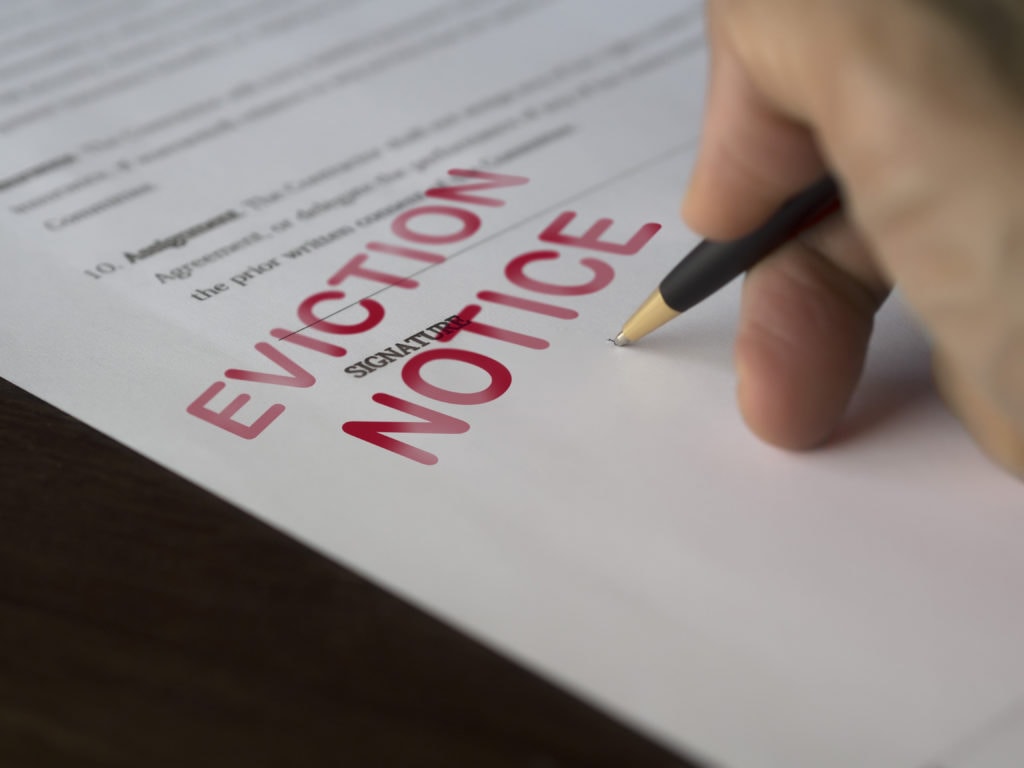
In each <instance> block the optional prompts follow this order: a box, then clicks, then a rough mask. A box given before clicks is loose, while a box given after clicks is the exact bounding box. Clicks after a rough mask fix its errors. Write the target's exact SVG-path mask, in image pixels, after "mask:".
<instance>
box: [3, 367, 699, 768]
mask: <svg viewBox="0 0 1024 768" xmlns="http://www.w3.org/2000/svg"><path fill="white" fill-rule="evenodd" d="M0 510H2V511H0V765H2V766H4V767H5V768H20V767H21V766H33V767H35V766H61V768H64V766H74V767H75V768H84V767H86V766H132V768H136V767H138V766H145V767H146V768H158V767H159V766H174V768H182V767H183V766H188V767H189V768H196V767H197V766H217V768H224V766H247V767H248V768H251V767H253V766H301V767H302V768H308V767H310V766H346V767H352V766H355V767H357V768H363V767H364V766H365V767H366V768H376V767H378V766H380V767H382V768H389V767H390V766H403V768H405V767H406V766H408V767H409V768H414V767H419V766H445V767H446V768H447V767H449V766H455V767H457V766H474V767H475V766H510V767H511V766H515V767H516V768H554V767H555V766H587V767H588V768H590V767H592V766H594V767H600V766H615V767H616V768H623V767H628V768H647V767H649V766H658V767H659V768H661V767H663V766H664V767H668V766H673V767H676V768H678V767H681V766H686V765H688V764H687V763H684V762H683V761H682V760H680V759H679V758H677V757H675V756H673V755H672V754H670V753H669V752H667V751H665V750H663V749H661V748H660V747H658V746H656V745H654V744H652V743H650V742H649V741H646V740H645V739H643V738H641V737H640V736H638V735H637V734H635V733H634V732H632V731H630V730H628V729H627V728H625V727H623V726H622V725H620V724H618V723H617V722H615V721H613V720H611V719H610V718H608V717H606V716H605V715H603V714H601V713H599V712H597V711H596V710H594V709H592V708H590V707H588V706H587V705H585V704H583V703H581V702H579V701H577V700H575V699H573V698H572V697H570V696H569V695H567V694H566V693H563V692H562V691H560V690H558V689H556V688H554V687H553V686H551V685H549V684H547V683H546V682H544V681H542V680H540V679H538V678H537V677H535V676H533V675H531V674H530V673H528V672H526V671H525V670H523V669H522V668H520V667H517V666H516V665H514V664H512V663H511V662H509V661H507V660H505V659H504V658H502V657H500V656H498V655H496V654H495V653H493V652H491V651H489V650H488V649H486V648H483V647H481V646H480V645H478V644H476V643H475V642H473V641H472V640H469V639H467V638H466V637H464V636H462V635H460V634H459V633H457V632H456V631H454V630H452V629H450V628H449V627H447V626H445V625H443V624H441V623H439V622H437V621H436V620H434V619H433V618H431V617H429V616H427V615H424V614H423V613H422V612H420V611H418V610H416V609H415V608H413V607H411V606H409V605H408V604H406V603H404V602H402V601H401V600H399V599H397V598H395V597H393V596H391V595H390V594H387V593H385V592H383V591H381V590H380V589H378V588H376V587H375V586H373V585H371V584H369V583H367V582H366V581H364V580H362V579H360V578H359V577H358V576H356V575H354V574H352V573H350V572H349V571H347V570H345V568H343V567H341V566H339V565H336V564H335V563H332V562H330V561H328V560H326V559H324V558H323V557H321V556H319V555H316V554H314V553H313V552H310V551H309V550H307V549H306V548H304V547H302V546H300V545H299V544H297V543H295V542H293V541H291V540H290V539H288V538H286V537H285V536H283V535H281V534H280V533H278V532H276V531H274V530H272V529H271V528H269V527H267V526H266V525H264V524H262V523H260V522H258V521H257V520H255V519H253V518H251V517H249V516H248V515H246V514H244V513H242V512H240V511H239V510H237V509H235V508H234V507H232V506H231V505H229V504H226V503H224V502H223V501H221V500H219V499H217V498H215V497H214V496H211V495H210V494H208V493H206V492H204V491H201V490H199V489H198V488H196V487H194V486H192V485H191V484H189V483H187V482H186V481H184V480H182V479H181V478H179V477H177V476H176V475H174V474H172V473H170V472H168V471H166V470H164V469H162V468H160V467H158V466H156V465H155V464H153V463H152V462H150V461H148V460H146V459H144V458H142V457H140V456H139V455H137V454H135V453H133V452H132V451H130V450H128V449H127V448H125V447H123V446H121V445H119V444H117V443H115V442H114V441H112V440H110V439H108V438H106V437H104V436H103V435H101V434H99V433H97V432H96V431H94V430H92V429H90V428H89V427H86V426H85V425H83V424H81V423H80V422H78V421H76V420H74V419H72V418H70V417H68V416H66V415H65V414H63V413H61V412H59V411H57V410H55V409H54V408H52V407H50V406H48V405H47V404H45V403H43V402H41V401H39V400H38V399H36V398H34V397H32V396H31V395H28V394H27V393H25V392H23V391H22V390H20V389H18V388H16V387H14V386H13V385H11V384H9V383H8V382H6V381H4V380H2V379H0Z"/></svg>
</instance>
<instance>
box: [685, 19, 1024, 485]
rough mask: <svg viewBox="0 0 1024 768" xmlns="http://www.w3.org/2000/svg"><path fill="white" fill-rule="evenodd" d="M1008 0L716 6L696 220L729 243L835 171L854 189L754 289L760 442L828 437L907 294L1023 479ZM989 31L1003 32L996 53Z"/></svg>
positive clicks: (752, 355) (949, 381)
mask: <svg viewBox="0 0 1024 768" xmlns="http://www.w3.org/2000/svg"><path fill="white" fill-rule="evenodd" d="M1012 5H1013V4H1012V3H1001V2H1000V0H899V1H898V2H895V1H894V0H708V9H707V12H708V24H709V34H710V39H711V51H712V53H711V70H712V71H711V82H710V86H709V93H708V104H707V111H706V115H705V125H704V137H703V140H702V145H701V149H700V153H699V156H698V160H697V164H696V167H695V169H694V174H693V177H692V179H691V182H690V187H689V189H688V192H687V195H686V199H685V201H684V203H683V217H684V219H685V220H686V221H687V223H688V224H689V225H690V226H691V228H693V229H694V230H695V231H696V232H698V233H700V234H701V235H703V236H705V237H710V238H715V239H730V238H735V237H738V236H740V235H743V234H746V233H747V232H748V231H750V230H751V229H753V228H754V227H755V226H757V225H758V224H760V223H761V222H763V221H764V220H765V219H766V218H767V217H768V216H769V215H770V214H771V213H772V212H773V211H774V210H775V209H776V208H777V207H778V206H779V205H780V204H781V203H782V202H783V200H784V199H785V198H787V197H789V196H791V195H792V194H794V193H795V192H796V191H798V190H800V189H801V188H803V187H804V186H806V185H807V184H809V183H811V182H812V181H814V180H815V179H816V178H818V177H819V176H821V175H822V174H823V173H824V172H825V169H826V168H828V169H829V170H830V171H831V172H832V173H833V174H834V175H835V176H836V177H837V178H838V180H839V181H840V184H841V186H842V188H843V198H844V212H843V214H842V215H840V216H837V217H835V218H833V219H830V220H829V221H827V222H825V223H823V224H821V225H819V226H818V227H816V228H814V229H812V230H809V231H808V232H806V233H805V234H804V235H802V236H801V237H800V238H798V239H797V240H795V241H794V242H792V243H790V244H789V245H787V246H785V247H783V248H782V249H780V251H779V252H777V253H776V254H774V255H772V256H771V257H769V258H768V259H765V260H764V261H762V262H761V263H760V264H758V265H757V266H756V267H754V268H753V269H752V270H751V271H750V272H749V273H748V275H747V278H746V280H745V282H744V287H743V305H742V310H741V317H740V328H739V333H738V337H737V342H736V362H737V370H738V374H739V391H738V398H739V404H740V409H741V411H742V413H743V416H744V418H745V419H746V421H747V423H748V424H749V426H750V427H751V428H752V429H753V431H754V432H755V433H757V434H758V435H760V436H761V437H762V438H763V439H765V440H767V441H768V442H770V443H774V444H777V445H780V446H783V447H787V448H794V449H801V448H809V447H812V446H815V445H818V444H820V443H821V442H822V441H824V440H825V439H827V438H828V436H829V435H830V434H831V433H832V431H833V430H834V428H835V426H836V425H837V423H838V422H839V420H840V418H841V417H842V414H843V411H844V410H845V408H846V405H847V403H848V401H849V399H850V397H851V395H852V393H853V390H854V388H855V386H856V383H857V380H858V378H859V376H860V372H861V369H862V366H863V362H864V356H865V352H866V349H867V343H868V339H869V336H870V334H871V329H872V322H873V317H874V314H875V311H876V310H877V309H878V307H879V306H880V305H881V303H882V302H883V300H884V299H885V296H886V295H887V293H888V291H889V289H890V287H891V286H892V285H894V284H895V285H898V286H899V288H900V291H901V293H902V295H903V296H904V298H905V299H906V302H907V304H908V305H909V307H910V308H911V310H912V311H913V312H914V314H915V315H916V317H917V318H918V320H919V321H920V322H921V324H922V327H923V328H924V329H925V331H926V332H927V333H928V335H929V336H930V338H931V341H932V344H933V349H934V361H935V365H934V370H935V374H936V380H937V383H938V386H939V389H940V391H941V392H942V394H943V396H944V397H945V398H946V400H947V402H948V403H949V405H950V407H951V408H952V410H953V411H954V412H955V413H956V414H957V415H958V416H959V418H960V419H961V420H962V421H963V423H964V424H965V425H966V427H967V429H968V430H969V431H970V432H971V433H972V434H973V436H974V437H975V438H976V439H977V441H978V442H979V444H980V445H981V446H982V447H983V448H984V449H985V450H986V451H987V452H988V453H989V454H990V455H992V456H993V457H994V458H995V459H996V460H998V461H999V462H1001V463H1002V464H1004V465H1005V466H1007V467H1009V468H1010V469H1011V470H1013V471H1015V472H1018V473H1024V98H1022V97H1021V92H1022V91H1024V77H1021V78H1020V79H1017V78H1018V77H1019V75H1020V73H1021V72H1024V9H1020V8H1019V6H1018V7H1017V8H1013V7H1011V6H1012ZM957 13H961V14H963V17H961V18H959V19H958V17H957V15H956V14H957ZM986 14H994V16H991V15H990V16H986ZM1000 14H1002V15H1003V16H1004V17H1005V18H1000V17H999V15H1000ZM993 20H994V21H995V22H996V23H995V24H994V25H990V26H988V27H987V26H986V23H987V22H989V21H993ZM965 21H966V22H968V23H965ZM974 22H978V23H977V24H974ZM1014 25H1016V26H1014ZM986 28H990V29H996V30H999V31H1000V33H1001V34H1002V35H1003V37H1002V40H1001V41H1000V40H992V41H990V42H991V45H990V46H989V47H987V48H986V46H985V45H984V43H983V42H982V41H981V40H980V39H979V38H980V36H981V33H980V32H979V31H978V30H979V29H986ZM1000 46H1001V47H1000ZM1018 50H1020V51H1021V52H1018Z"/></svg>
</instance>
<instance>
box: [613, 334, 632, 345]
mask: <svg viewBox="0 0 1024 768" xmlns="http://www.w3.org/2000/svg"><path fill="white" fill-rule="evenodd" d="M612 343H613V344H614V345H615V346H616V347H628V346H629V338H628V337H627V336H626V334H624V333H620V334H619V335H618V336H616V337H615V338H614V339H612Z"/></svg>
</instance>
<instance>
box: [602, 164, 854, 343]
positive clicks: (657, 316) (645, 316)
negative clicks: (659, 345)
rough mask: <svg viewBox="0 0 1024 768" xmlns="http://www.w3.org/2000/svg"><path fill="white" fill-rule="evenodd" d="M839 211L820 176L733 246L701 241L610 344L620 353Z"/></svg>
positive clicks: (830, 183)
mask: <svg viewBox="0 0 1024 768" xmlns="http://www.w3.org/2000/svg"><path fill="white" fill-rule="evenodd" d="M838 207H839V190H838V187H837V186H836V182H835V179H833V178H832V177H831V176H825V177H823V178H821V179H819V180H818V181H817V182H815V183H814V184H812V185H811V186H809V187H807V188H806V189H805V190H803V191H802V192H799V193H798V194H796V195H795V196H793V197H791V198H789V200H787V201H786V202H785V203H783V204H782V207H781V208H779V209H778V211H776V212H775V213H774V214H773V215H772V217H771V218H770V219H768V221H767V222H765V223H764V224H763V225H761V227H759V228H758V229H756V230H754V231H753V232H751V233H750V234H749V235H746V236H744V237H741V238H739V239H738V240H725V241H714V240H704V241H702V242H701V243H700V244H699V245H698V246H697V247H696V248H694V249H693V250H692V251H690V253H688V254H687V255H686V257H685V258H684V259H683V260H682V261H681V262H679V264H677V265H676V267H675V268H674V269H673V270H672V271H671V272H669V273H668V275H667V276H666V277H665V279H664V280H662V281H661V284H660V285H659V286H658V289H657V290H656V291H655V292H654V293H652V294H651V295H650V297H649V298H648V299H647V301H645V302H644V303H643V304H641V305H640V308H639V309H638V310H637V311H636V312H634V313H633V315H632V316H631V317H630V318H629V320H627V321H626V323H625V325H623V326H622V330H621V331H619V334H618V336H616V337H615V338H614V339H613V341H614V342H615V346H617V347H625V346H627V345H628V344H631V343H633V342H634V341H638V340H639V339H641V338H643V337H644V336H646V335H647V334H648V333H650V332H651V331H653V330H654V329H655V328H659V327H661V326H662V325H664V324H665V323H667V322H668V321H669V320H671V319H673V318H674V317H677V316H678V315H680V314H682V313H683V312H685V311H686V310H688V309H690V308H691V307H693V306H696V305H697V304H699V303H700V302H702V301H703V300H704V299H706V298H707V297H708V296H710V295H711V294H713V293H715V292H716V291H717V290H718V289H720V288H722V287H724V286H725V285H726V284H727V283H730V282H732V281H733V280H734V279H735V278H737V277H739V276H740V275H741V274H743V273H744V272H746V271H747V270H748V269H750V268H751V267H752V266H754V265H755V264H756V263H757V262H759V261H760V260H761V259H763V258H764V257H765V256H767V255H768V254H770V253H772V252H773V251H774V250H775V249H776V248H778V247H779V246H780V245H782V244H783V243H785V242H787V241H788V240H791V239H793V238H794V237H796V236H797V235H798V234H800V232H802V231H803V230H805V229H807V228H808V227H810V226H812V225H813V224H816V223H817V222H819V221H821V220H822V219H823V218H825V217H826V216H828V215H829V214H830V213H832V212H833V211H835V210H836V209H837V208H838Z"/></svg>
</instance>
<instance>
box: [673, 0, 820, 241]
mask: <svg viewBox="0 0 1024 768" xmlns="http://www.w3.org/2000/svg"><path fill="white" fill-rule="evenodd" d="M722 8H723V6H722V5H721V4H719V3H709V4H708V14H707V25H708V36H709V39H710V44H711V73H710V79H709V84H708V93H707V103H706V105H705V111H704V123H703V131H702V138H701V146H700V150H699V153H698V156H697V161H696V164H695V166H694V170H693V174H692V176H691V179H690V184H689V188H688V190H687V193H686V197H685V199H684V201H683V208H682V215H683V219H684V221H685V222H686V223H687V225H688V226H689V227H690V228H691V229H693V230H694V231H695V232H698V233H699V234H701V235H703V236H704V237H708V238H711V239H715V240H724V239H733V238H736V237H739V236H741V235H745V234H747V233H748V232H749V231H751V230H753V229H754V228H755V227H757V226H758V225H760V224H761V223H763V222H764V220H765V219H766V218H767V217H768V216H769V215H770V214H771V213H772V212H773V211H775V210H776V209H777V208H778V207H779V205H780V204H781V203H782V202H783V201H784V200H785V199H786V198H788V197H790V196H792V195H793V194H794V193H795V192H797V191H798V190H800V189H802V188H803V187H805V186H807V185H808V184H810V183H811V182H812V181H814V180H816V179H817V178H818V177H820V176H821V175H822V174H823V173H824V169H825V166H824V163H823V161H822V158H821V156H820V155H819V153H818V150H817V147H816V145H815V142H814V140H813V138H812V136H811V133H810V132H809V131H808V129H807V128H806V127H804V126H803V125H802V124H801V123H799V122H797V121H795V120H793V119H791V118H790V117H788V116H787V115H785V114H783V113H782V112H780V111H779V110H778V108H777V107H775V106H773V105H770V104H769V103H768V102H767V101H766V100H765V98H764V97H763V96H762V95H761V92H760V90H759V89H758V88H757V87H756V86H755V85H754V84H753V83H752V82H751V80H750V78H749V75H748V73H747V71H746V69H745V67H744V66H743V65H742V63H741V61H740V58H739V57H738V56H737V55H736V52H735V48H734V43H733V36H732V35H730V34H729V30H728V29H727V23H728V19H727V17H726V16H725V14H724V12H723V11H722V10H721V9H722Z"/></svg>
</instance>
